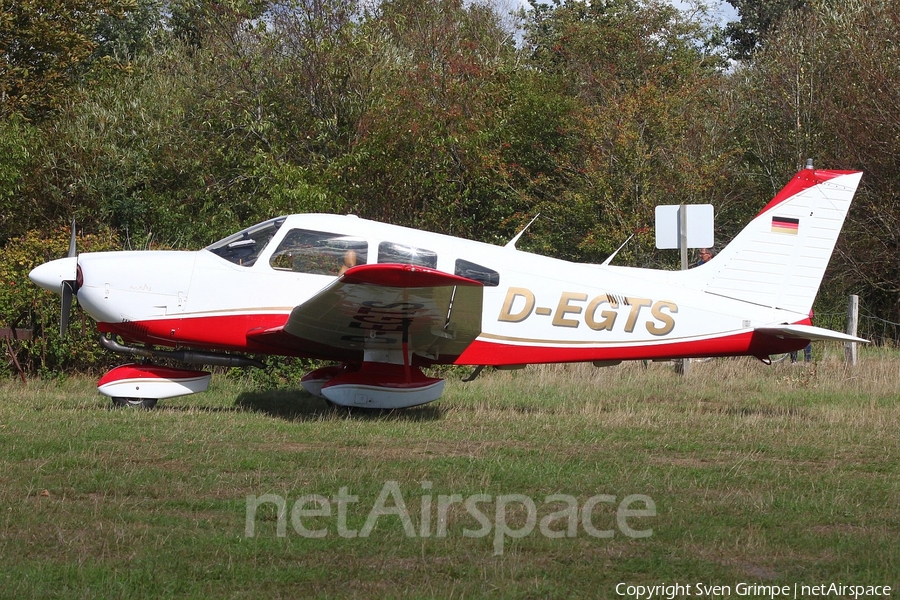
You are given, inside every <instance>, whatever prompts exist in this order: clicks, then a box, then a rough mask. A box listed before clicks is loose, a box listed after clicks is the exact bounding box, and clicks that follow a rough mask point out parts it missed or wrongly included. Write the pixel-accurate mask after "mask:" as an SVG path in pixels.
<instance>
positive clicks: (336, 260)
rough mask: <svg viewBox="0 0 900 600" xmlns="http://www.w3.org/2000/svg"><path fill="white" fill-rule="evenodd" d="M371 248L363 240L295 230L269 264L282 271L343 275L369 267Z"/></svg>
mask: <svg viewBox="0 0 900 600" xmlns="http://www.w3.org/2000/svg"><path fill="white" fill-rule="evenodd" d="M368 248H369V244H368V242H366V240H364V239H362V238H358V237H352V236H347V235H342V234H339V233H326V232H323V231H310V230H308V229H293V230H291V231H289V232H288V234H287V235H286V236H284V239H283V240H282V241H281V243H280V244H279V245H278V248H277V249H276V250H275V252H274V253H272V258H271V259H269V264H270V265H271V266H272V268H273V269H276V270H278V271H293V272H295V273H311V274H314V275H342V274H343V273H344V271H346V270H347V269H349V268H351V267H355V266H356V265H363V264H366V258H367V255H368Z"/></svg>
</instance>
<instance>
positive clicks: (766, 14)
mask: <svg viewBox="0 0 900 600" xmlns="http://www.w3.org/2000/svg"><path fill="white" fill-rule="evenodd" d="M728 3H729V4H731V5H732V6H733V7H734V8H735V9H737V12H738V16H739V17H740V20H739V21H732V22H730V23H728V24H727V25H726V26H725V37H726V38H727V39H728V40H729V41H730V47H731V57H732V58H735V59H747V58H750V56H752V55H753V53H754V52H756V51H757V50H758V49H759V48H761V47H762V46H763V44H764V42H765V40H766V38H767V37H768V36H769V35H771V34H772V33H774V32H775V30H776V28H777V27H778V23H779V21H781V19H782V18H783V17H785V16H786V15H787V14H789V13H790V12H791V11H795V10H800V9H804V8H807V7H809V6H810V2H809V1H808V0H728Z"/></svg>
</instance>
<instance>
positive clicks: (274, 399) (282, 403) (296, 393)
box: [234, 389, 442, 421]
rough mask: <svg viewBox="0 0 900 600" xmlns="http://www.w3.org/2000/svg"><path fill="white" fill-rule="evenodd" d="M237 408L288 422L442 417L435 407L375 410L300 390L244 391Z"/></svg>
mask: <svg viewBox="0 0 900 600" xmlns="http://www.w3.org/2000/svg"><path fill="white" fill-rule="evenodd" d="M234 406H235V408H236V409H238V410H249V411H253V412H259V413H264V414H267V415H269V416H272V417H277V418H279V419H285V420H287V421H311V420H320V419H328V418H351V419H359V420H363V421H365V420H388V421H434V420H437V419H439V418H441V415H442V413H441V409H440V408H439V407H437V406H431V405H427V406H417V407H413V408H405V409H401V410H378V409H367V408H345V407H342V406H332V405H329V404H328V403H326V402H325V400H323V399H322V398H316V397H315V396H313V395H312V394H309V393H308V392H306V391H301V390H296V389H294V390H265V391H259V392H243V393H241V394H240V395H239V396H238V397H237V399H236V400H235V401H234Z"/></svg>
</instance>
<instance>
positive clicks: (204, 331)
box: [97, 314, 288, 354]
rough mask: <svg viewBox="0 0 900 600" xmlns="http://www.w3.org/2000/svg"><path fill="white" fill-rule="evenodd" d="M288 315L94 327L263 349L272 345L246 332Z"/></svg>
mask: <svg viewBox="0 0 900 600" xmlns="http://www.w3.org/2000/svg"><path fill="white" fill-rule="evenodd" d="M287 319H288V315H287V314H235V315H217V316H207V317H182V318H175V319H153V320H146V321H126V322H124V323H98V324H97V327H98V328H99V329H100V331H101V332H104V333H115V334H117V335H121V336H122V337H123V338H126V339H129V340H134V341H138V342H148V343H151V344H159V345H162V346H190V347H192V348H207V349H210V350H237V351H241V352H263V353H265V352H267V351H268V352H271V350H272V349H271V347H269V346H265V345H262V344H259V343H256V342H253V341H252V340H248V339H247V334H248V333H250V332H251V331H259V330H265V329H271V328H274V327H281V326H282V325H284V324H285V322H286V321H287ZM285 354H286V353H285Z"/></svg>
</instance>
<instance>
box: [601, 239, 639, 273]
mask: <svg viewBox="0 0 900 600" xmlns="http://www.w3.org/2000/svg"><path fill="white" fill-rule="evenodd" d="M633 237H634V234H633V233H632V234H631V235H629V236H628V239H627V240H625V241H624V242H622V245H621V246H619V247H618V248H616V251H615V252H613V253H612V254H610V255H609V256H608V257H607V258H606V260H604V261H603V262H602V263H601V264H602V265H603V266H604V267H608V266H609V263H611V262H612V259H614V258H615V257H616V254H618V253H619V250H621V249H622V248H624V247H625V244H627V243H628V242H630V241H631V238H633Z"/></svg>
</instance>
